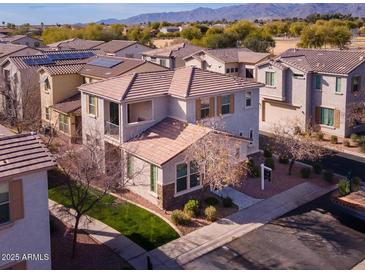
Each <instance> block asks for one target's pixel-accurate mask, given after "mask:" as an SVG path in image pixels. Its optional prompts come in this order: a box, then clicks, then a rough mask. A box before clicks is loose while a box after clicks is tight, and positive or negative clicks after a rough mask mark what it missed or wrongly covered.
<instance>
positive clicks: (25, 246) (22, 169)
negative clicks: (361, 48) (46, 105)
mask: <svg viewBox="0 0 365 274" xmlns="http://www.w3.org/2000/svg"><path fill="white" fill-rule="evenodd" d="M1 132H3V131H2V130H1ZM5 135H6V136H1V137H0V151H1V152H0V157H1V163H0V246H1V248H0V249H1V254H2V259H1V260H0V269H2V270H5V269H19V270H20V269H33V270H35V269H36V270H41V269H48V270H50V269H51V243H50V230H49V212H48V179H47V170H48V169H51V168H53V167H54V166H55V165H56V164H55V162H54V160H53V157H52V155H51V154H50V153H49V151H48V150H47V148H46V147H45V146H44V145H43V144H42V142H41V140H40V139H39V138H38V137H37V136H36V135H34V134H32V133H27V134H19V135H11V134H10V135H9V134H6V133H5Z"/></svg>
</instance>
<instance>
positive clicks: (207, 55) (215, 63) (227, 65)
mask: <svg viewBox="0 0 365 274" xmlns="http://www.w3.org/2000/svg"><path fill="white" fill-rule="evenodd" d="M269 57H270V54H269V53H261V52H254V51H251V50H249V49H247V48H222V49H203V50H200V51H197V52H194V53H193V54H191V55H189V56H187V57H185V58H184V61H185V66H194V67H197V68H200V69H204V70H209V71H214V72H219V73H223V74H228V75H234V76H240V77H243V78H252V79H255V78H256V74H257V72H256V68H255V65H256V64H258V63H260V62H262V61H264V60H267V59H269Z"/></svg>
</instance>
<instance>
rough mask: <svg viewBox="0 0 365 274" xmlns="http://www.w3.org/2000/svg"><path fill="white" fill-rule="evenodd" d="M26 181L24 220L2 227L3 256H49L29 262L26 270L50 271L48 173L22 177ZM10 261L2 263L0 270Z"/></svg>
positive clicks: (0, 236) (0, 248)
mask: <svg viewBox="0 0 365 274" xmlns="http://www.w3.org/2000/svg"><path fill="white" fill-rule="evenodd" d="M21 179H22V180H23V197H24V218H23V219H20V220H18V221H16V222H15V223H14V224H13V225H12V226H9V227H7V228H3V229H1V228H0V253H2V254H4V253H8V254H17V253H18V254H20V255H23V254H43V255H44V254H48V256H49V260H43V261H42V260H30V261H27V269H51V244H50V230H49V212H48V192H47V189H48V187H47V172H46V171H42V172H37V173H32V174H29V175H25V176H23V177H21ZM8 263H10V261H2V260H0V268H1V266H4V265H6V264H8Z"/></svg>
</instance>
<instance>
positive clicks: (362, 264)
mask: <svg viewBox="0 0 365 274" xmlns="http://www.w3.org/2000/svg"><path fill="white" fill-rule="evenodd" d="M352 269H353V270H365V260H363V261H362V262H360V263H358V264H357V265H355V266H354V267H353V268H352Z"/></svg>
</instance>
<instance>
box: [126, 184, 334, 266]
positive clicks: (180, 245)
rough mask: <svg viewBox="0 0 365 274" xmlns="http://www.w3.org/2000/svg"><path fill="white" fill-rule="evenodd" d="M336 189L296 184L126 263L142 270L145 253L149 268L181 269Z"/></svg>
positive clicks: (144, 263)
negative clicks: (148, 259)
mask: <svg viewBox="0 0 365 274" xmlns="http://www.w3.org/2000/svg"><path fill="white" fill-rule="evenodd" d="M334 189H336V186H335V185H328V186H326V187H321V186H318V185H315V184H312V183H303V184H300V185H297V186H295V187H293V188H291V189H289V190H287V191H285V192H282V193H280V194H277V195H275V196H273V197H271V198H268V199H266V200H264V201H261V202H258V203H256V204H254V205H252V206H251V207H249V208H247V209H243V210H240V211H239V212H237V213H235V214H232V215H230V216H228V217H227V218H224V219H221V220H218V221H217V222H215V223H213V224H211V225H209V226H206V227H203V228H201V229H199V230H196V231H194V232H192V233H190V234H188V235H186V236H184V237H181V238H179V239H177V240H174V241H172V242H169V243H167V244H165V245H163V246H160V247H159V248H157V249H154V250H152V251H149V252H147V253H145V254H142V255H140V256H138V257H136V258H134V259H132V260H130V261H129V263H130V264H131V265H132V266H133V267H134V268H135V269H146V261H147V258H146V257H147V256H149V257H150V258H151V261H152V265H153V269H183V265H184V264H186V263H188V262H190V261H192V260H194V259H196V258H197V257H200V256H201V255H203V254H206V253H208V252H210V251H212V250H214V249H216V248H217V247H219V246H222V245H224V244H226V243H228V242H230V241H232V240H233V239H235V238H237V237H241V236H243V235H244V234H246V233H248V232H250V231H252V230H254V229H256V228H258V227H260V226H262V225H264V224H266V223H268V222H270V221H272V220H273V219H276V218H278V217H280V216H282V215H283V214H285V213H287V212H289V211H292V210H293V209H295V208H297V207H299V206H301V205H303V204H306V203H308V202H310V201H312V200H315V199H316V198H319V197H321V196H323V195H325V194H327V193H328V192H330V191H332V190H334Z"/></svg>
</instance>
